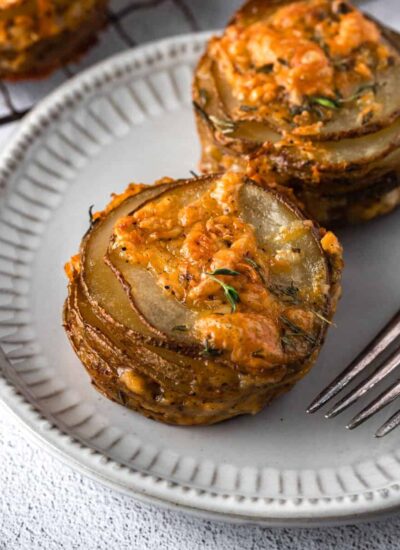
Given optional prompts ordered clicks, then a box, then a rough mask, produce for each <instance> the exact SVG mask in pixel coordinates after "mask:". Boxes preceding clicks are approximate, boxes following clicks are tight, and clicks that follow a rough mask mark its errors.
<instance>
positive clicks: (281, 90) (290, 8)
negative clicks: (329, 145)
mask: <svg viewBox="0 0 400 550" xmlns="http://www.w3.org/2000/svg"><path fill="white" fill-rule="evenodd" d="M209 55H210V56H211V58H212V59H213V60H214V61H216V63H217V66H218V68H219V70H220V72H221V74H223V75H224V77H225V78H226V79H227V81H228V83H229V85H230V87H231V90H232V93H233V95H234V97H235V98H236V100H237V101H239V102H240V104H241V108H238V110H237V112H236V113H235V118H239V119H240V118H242V119H245V118H249V117H251V116H253V117H255V116H257V117H259V118H261V117H265V116H266V115H271V114H274V116H275V117H276V119H277V120H278V121H279V119H285V120H286V119H292V118H293V119H294V122H295V123H296V124H298V125H299V126H309V128H308V132H310V126H311V129H312V125H313V124H315V122H316V117H315V116H314V114H313V113H312V112H310V111H312V109H310V108H309V106H310V104H312V102H313V101H314V100H315V98H317V99H318V98H322V99H332V100H338V99H346V98H349V97H350V96H351V95H352V94H354V93H355V92H358V91H360V90H361V87H363V88H365V84H366V83H371V82H374V80H375V75H376V73H377V71H380V70H382V69H385V68H387V67H388V66H389V64H390V63H391V61H392V59H391V56H390V52H389V50H388V48H387V47H386V46H385V45H384V44H383V42H382V39H381V34H380V31H379V29H378V27H377V26H376V25H375V24H374V23H373V22H371V21H369V20H368V19H366V18H365V17H364V16H363V14H362V13H361V12H359V11H358V10H356V9H354V8H353V7H352V6H350V5H349V4H348V3H347V2H343V1H339V0H334V1H332V0H306V1H299V2H294V3H291V4H289V5H287V6H284V7H281V8H280V9H277V10H275V11H274V12H273V13H272V15H269V16H267V17H266V19H263V20H261V21H257V22H255V23H252V24H250V25H245V24H243V23H242V21H241V20H240V19H239V20H238V21H237V23H236V24H234V25H231V26H230V27H228V28H227V29H226V31H225V33H224V35H223V36H222V37H221V38H216V39H214V40H213V41H211V43H210V49H209ZM359 97H360V98H362V99H363V101H364V103H367V104H368V105H369V104H371V105H372V104H373V99H374V94H373V93H371V90H370V89H368V88H365V89H364V90H362V92H360V93H359ZM357 99H359V98H358V97H357ZM310 102H311V103H310ZM243 106H244V108H243ZM252 109H254V111H252ZM326 111H327V112H324V113H323V115H324V117H323V118H324V120H327V119H329V116H332V112H329V109H328V110H326ZM255 112H256V114H255ZM317 119H318V117H317ZM320 119H321V115H320V114H319V120H320ZM317 132H318V124H317V125H316V126H315V133H317Z"/></svg>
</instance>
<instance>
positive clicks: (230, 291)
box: [206, 268, 240, 313]
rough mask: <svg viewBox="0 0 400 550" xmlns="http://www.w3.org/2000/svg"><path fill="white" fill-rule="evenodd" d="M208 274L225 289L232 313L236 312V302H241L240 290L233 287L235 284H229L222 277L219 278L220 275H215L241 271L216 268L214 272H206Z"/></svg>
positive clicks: (235, 273) (234, 273) (236, 273)
mask: <svg viewBox="0 0 400 550" xmlns="http://www.w3.org/2000/svg"><path fill="white" fill-rule="evenodd" d="M206 275H208V276H209V277H210V278H211V279H212V280H213V281H215V282H216V283H218V284H219V285H221V287H222V289H223V291H224V294H225V297H226V299H227V300H228V302H229V304H230V306H231V311H232V313H235V311H236V304H238V303H239V302H240V297H239V293H238V291H237V290H236V289H235V288H233V286H231V285H227V284H226V283H224V281H221V279H218V277H216V276H215V275H240V273H239V272H238V271H233V270H232V269H226V268H221V269H216V270H215V271H213V272H212V273H206Z"/></svg>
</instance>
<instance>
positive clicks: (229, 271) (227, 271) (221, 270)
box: [207, 267, 240, 276]
mask: <svg viewBox="0 0 400 550" xmlns="http://www.w3.org/2000/svg"><path fill="white" fill-rule="evenodd" d="M207 275H232V276H233V275H240V273H239V271H235V270H234V269H228V268H227V267H221V268H219V269H214V271H212V272H211V273H207Z"/></svg>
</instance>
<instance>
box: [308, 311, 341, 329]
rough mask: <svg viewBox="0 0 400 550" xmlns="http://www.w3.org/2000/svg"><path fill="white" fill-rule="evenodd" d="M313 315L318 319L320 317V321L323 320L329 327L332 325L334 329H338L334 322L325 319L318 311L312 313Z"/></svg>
mask: <svg viewBox="0 0 400 550" xmlns="http://www.w3.org/2000/svg"><path fill="white" fill-rule="evenodd" d="M312 313H314V315H315V316H316V317H318V319H321V321H324V323H327V324H328V325H332V326H334V327H336V325H335V323H332V321H330V320H329V319H327V318H326V317H324V316H323V315H322V313H318V311H312Z"/></svg>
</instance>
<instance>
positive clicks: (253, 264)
mask: <svg viewBox="0 0 400 550" xmlns="http://www.w3.org/2000/svg"><path fill="white" fill-rule="evenodd" d="M244 261H245V262H246V263H247V264H249V265H250V266H251V267H252V268H253V269H254V270H255V271H256V272H257V273H258V276H259V277H260V279H261V281H262V282H263V283H264V284H265V277H264V275H263V273H262V269H261V266H260V265H259V264H258V263H257V262H256V261H255V260H253V259H252V258H245V259H244Z"/></svg>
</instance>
